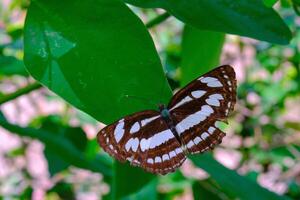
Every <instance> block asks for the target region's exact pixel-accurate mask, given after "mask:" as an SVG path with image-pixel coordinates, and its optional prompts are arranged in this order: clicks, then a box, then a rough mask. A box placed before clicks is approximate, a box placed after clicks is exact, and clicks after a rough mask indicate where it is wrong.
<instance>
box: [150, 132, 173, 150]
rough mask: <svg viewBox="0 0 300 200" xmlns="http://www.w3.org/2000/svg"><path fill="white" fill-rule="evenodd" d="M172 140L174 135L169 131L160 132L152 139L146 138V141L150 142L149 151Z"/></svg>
mask: <svg viewBox="0 0 300 200" xmlns="http://www.w3.org/2000/svg"><path fill="white" fill-rule="evenodd" d="M172 138H174V135H173V133H172V132H171V130H170V129H167V130H164V131H161V132H159V133H157V134H155V135H153V136H152V137H150V138H148V140H150V145H149V147H150V149H153V148H155V147H156V146H159V145H161V144H163V143H165V142H167V141H169V140H170V139H172Z"/></svg>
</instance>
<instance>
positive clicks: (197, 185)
mask: <svg viewBox="0 0 300 200" xmlns="http://www.w3.org/2000/svg"><path fill="white" fill-rule="evenodd" d="M192 189H193V196H194V199H210V200H221V199H222V198H220V196H219V193H220V192H219V191H218V190H217V191H216V188H213V187H212V186H211V185H209V183H208V182H207V181H201V182H199V181H196V182H194V184H193V186H192Z"/></svg>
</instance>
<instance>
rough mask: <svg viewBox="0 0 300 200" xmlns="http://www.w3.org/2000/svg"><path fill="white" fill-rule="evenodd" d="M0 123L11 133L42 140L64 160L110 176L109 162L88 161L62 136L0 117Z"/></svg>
mask: <svg viewBox="0 0 300 200" xmlns="http://www.w3.org/2000/svg"><path fill="white" fill-rule="evenodd" d="M0 125H1V126H2V127H3V128H5V129H7V130H8V131H10V132H12V133H16V134H17V135H20V136H23V137H24V136H25V137H30V138H33V139H38V140H40V141H41V142H43V143H44V144H45V145H46V146H47V147H48V148H49V149H51V151H52V152H53V153H55V154H56V155H59V156H60V157H61V158H62V159H64V160H65V161H66V162H68V163H70V164H72V165H74V166H76V167H80V168H83V169H88V170H91V171H95V172H101V173H102V174H103V175H104V176H111V175H112V172H111V169H110V163H106V162H104V160H101V161H102V162H99V161H100V160H97V162H96V161H90V160H88V159H87V158H86V157H85V155H84V154H83V153H82V152H80V151H79V150H78V149H77V148H75V147H74V145H73V144H72V143H71V142H70V141H68V140H66V139H64V138H62V137H53V133H51V132H49V131H45V130H42V129H34V128H30V127H20V126H17V125H14V124H10V123H9V122H7V121H6V120H5V119H2V118H0Z"/></svg>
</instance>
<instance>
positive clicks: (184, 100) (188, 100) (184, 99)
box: [170, 96, 193, 110]
mask: <svg viewBox="0 0 300 200" xmlns="http://www.w3.org/2000/svg"><path fill="white" fill-rule="evenodd" d="M192 100H193V99H192V98H191V97H189V96H186V97H185V98H183V99H182V100H181V101H179V102H178V103H177V104H176V105H175V106H174V107H173V108H171V109H170V110H173V109H175V108H177V107H179V106H181V105H183V104H185V103H187V102H190V101H192Z"/></svg>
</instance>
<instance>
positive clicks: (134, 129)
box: [129, 122, 141, 134]
mask: <svg viewBox="0 0 300 200" xmlns="http://www.w3.org/2000/svg"><path fill="white" fill-rule="evenodd" d="M140 128H141V127H140V124H139V122H135V123H134V124H133V126H132V127H131V129H130V131H129V133H131V134H132V133H136V132H138V131H139V130H140Z"/></svg>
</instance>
